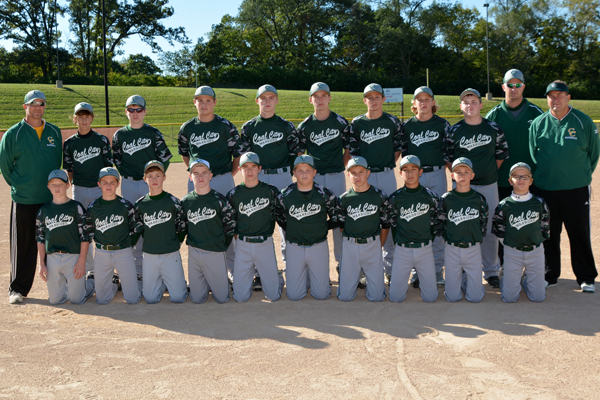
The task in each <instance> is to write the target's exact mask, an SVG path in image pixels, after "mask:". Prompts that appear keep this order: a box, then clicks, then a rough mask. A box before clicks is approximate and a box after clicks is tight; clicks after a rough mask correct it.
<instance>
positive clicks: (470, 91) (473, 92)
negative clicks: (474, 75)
mask: <svg viewBox="0 0 600 400" xmlns="http://www.w3.org/2000/svg"><path fill="white" fill-rule="evenodd" d="M468 95H473V96H476V97H477V98H478V99H479V100H481V94H480V93H479V91H478V90H477V89H471V88H468V89H465V90H463V91H462V93H461V94H460V100H461V101H462V99H463V98H464V97H465V96H468Z"/></svg>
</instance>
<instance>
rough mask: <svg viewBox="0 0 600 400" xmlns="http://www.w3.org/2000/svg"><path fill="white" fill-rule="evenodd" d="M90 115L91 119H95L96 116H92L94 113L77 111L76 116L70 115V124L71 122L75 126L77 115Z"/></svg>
mask: <svg viewBox="0 0 600 400" xmlns="http://www.w3.org/2000/svg"><path fill="white" fill-rule="evenodd" d="M86 114H87V115H91V116H92V118H96V115H94V113H91V112H89V111H88V110H79V111H78V112H77V114H75V115H72V116H71V117H69V118H70V119H71V122H73V123H74V124H75V125H77V117H78V115H86Z"/></svg>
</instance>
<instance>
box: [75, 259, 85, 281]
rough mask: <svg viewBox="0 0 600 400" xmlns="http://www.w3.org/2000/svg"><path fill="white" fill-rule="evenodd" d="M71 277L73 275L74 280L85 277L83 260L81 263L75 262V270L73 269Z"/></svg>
mask: <svg viewBox="0 0 600 400" xmlns="http://www.w3.org/2000/svg"><path fill="white" fill-rule="evenodd" d="M73 275H75V279H81V278H83V276H84V275H85V259H84V260H83V262H77V264H75V268H73Z"/></svg>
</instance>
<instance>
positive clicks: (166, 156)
mask: <svg viewBox="0 0 600 400" xmlns="http://www.w3.org/2000/svg"><path fill="white" fill-rule="evenodd" d="M154 133H155V135H156V139H155V140H154V152H155V153H156V157H158V160H159V161H162V162H163V163H165V162H167V161H169V160H170V159H171V158H172V157H173V154H171V150H169V147H167V143H165V138H164V137H163V135H162V133H160V131H159V130H158V129H156V128H154Z"/></svg>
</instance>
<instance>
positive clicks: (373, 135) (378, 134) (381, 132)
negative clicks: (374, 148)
mask: <svg viewBox="0 0 600 400" xmlns="http://www.w3.org/2000/svg"><path fill="white" fill-rule="evenodd" d="M390 133H391V131H390V130H389V129H387V128H381V127H379V128H377V130H375V128H373V129H371V132H365V131H361V132H360V140H362V141H363V142H366V143H368V144H371V143H373V142H374V141H376V140H379V139H383V138H385V137H388V136H390Z"/></svg>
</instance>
